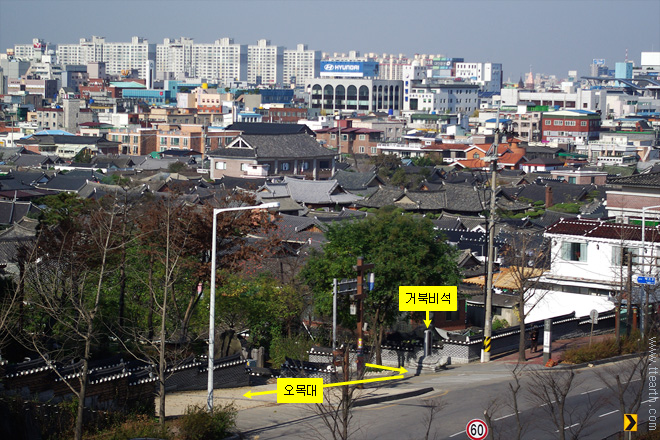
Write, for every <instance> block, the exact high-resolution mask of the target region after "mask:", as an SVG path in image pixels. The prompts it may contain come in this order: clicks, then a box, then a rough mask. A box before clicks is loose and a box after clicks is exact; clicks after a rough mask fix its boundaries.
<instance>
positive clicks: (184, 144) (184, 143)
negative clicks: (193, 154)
mask: <svg viewBox="0 0 660 440" xmlns="http://www.w3.org/2000/svg"><path fill="white" fill-rule="evenodd" d="M183 146H184V147H187V146H188V138H183Z"/></svg>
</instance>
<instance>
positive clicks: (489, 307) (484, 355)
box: [481, 108, 500, 362]
mask: <svg viewBox="0 0 660 440" xmlns="http://www.w3.org/2000/svg"><path fill="white" fill-rule="evenodd" d="M499 126H500V110H499V108H498V110H497V118H496V120H495V139H494V142H493V145H492V146H491V147H490V151H489V154H487V155H486V157H485V158H484V160H486V161H489V162H490V173H491V182H490V214H489V216H488V267H487V273H486V316H485V318H484V321H485V322H484V343H483V345H482V347H481V362H490V347H491V339H490V338H491V336H492V334H493V327H492V321H493V260H494V259H495V189H496V187H497V147H498V143H499V142H498V141H499V133H498V130H499Z"/></svg>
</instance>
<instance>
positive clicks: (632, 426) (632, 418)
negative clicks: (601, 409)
mask: <svg viewBox="0 0 660 440" xmlns="http://www.w3.org/2000/svg"><path fill="white" fill-rule="evenodd" d="M623 430H624V431H637V414H624V415H623Z"/></svg>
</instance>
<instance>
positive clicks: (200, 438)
mask: <svg viewBox="0 0 660 440" xmlns="http://www.w3.org/2000/svg"><path fill="white" fill-rule="evenodd" d="M236 413H237V409H236V407H235V406H234V405H233V404H228V405H225V406H216V407H214V408H213V414H210V413H209V412H207V411H206V408H205V407H203V406H189V407H188V408H187V409H186V414H185V415H184V416H183V417H181V418H180V419H179V423H178V425H179V430H180V436H179V438H181V440H215V439H223V438H225V437H227V436H228V435H229V431H230V430H231V429H233V428H234V426H235V425H236Z"/></svg>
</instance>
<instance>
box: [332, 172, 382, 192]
mask: <svg viewBox="0 0 660 440" xmlns="http://www.w3.org/2000/svg"><path fill="white" fill-rule="evenodd" d="M332 178H333V179H335V180H337V182H338V183H339V185H340V186H341V187H342V188H344V189H347V190H362V189H366V188H367V187H369V186H374V185H378V184H381V185H382V184H383V183H384V182H383V181H382V180H381V178H380V177H378V174H376V172H375V171H368V172H365V173H360V172H350V171H344V170H338V171H337V172H336V173H335V175H334V176H332Z"/></svg>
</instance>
